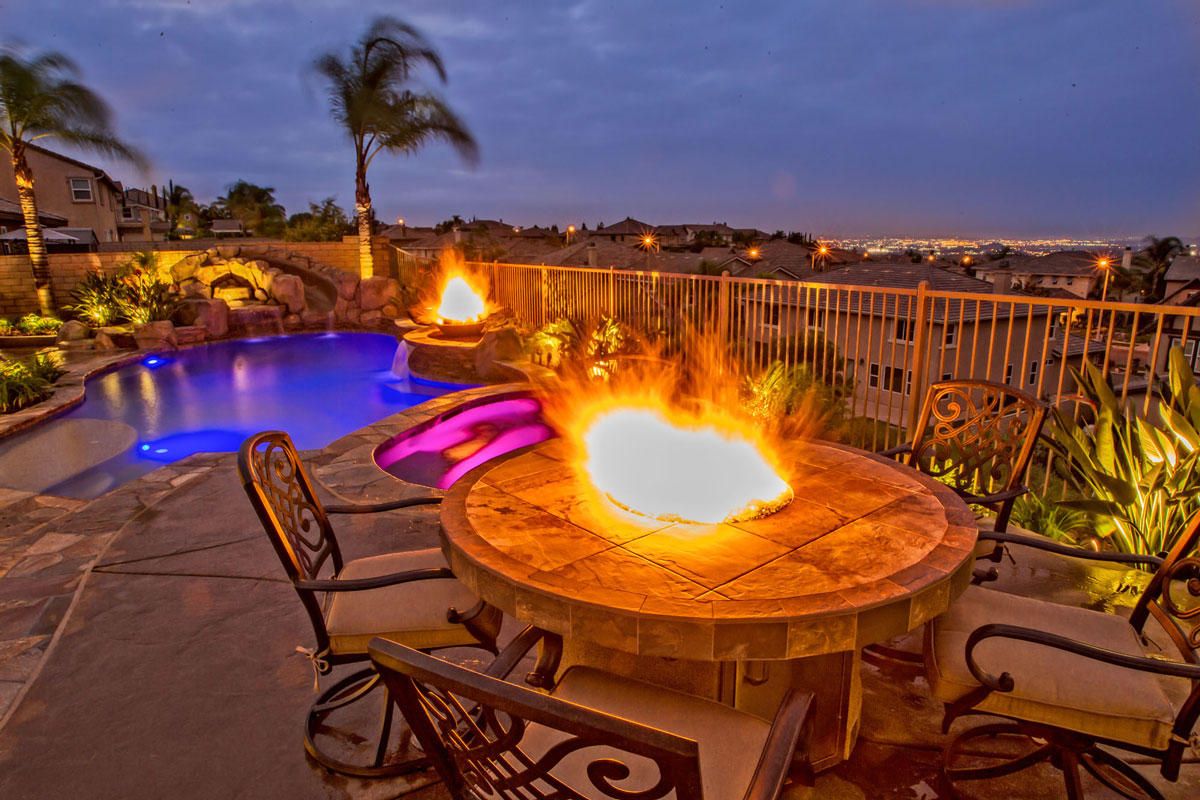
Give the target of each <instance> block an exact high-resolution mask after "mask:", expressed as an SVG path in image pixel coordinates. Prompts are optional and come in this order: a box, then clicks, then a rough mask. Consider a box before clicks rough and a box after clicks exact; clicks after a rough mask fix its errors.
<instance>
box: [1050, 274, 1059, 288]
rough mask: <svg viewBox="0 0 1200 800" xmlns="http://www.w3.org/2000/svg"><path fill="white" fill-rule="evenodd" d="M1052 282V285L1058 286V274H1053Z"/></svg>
mask: <svg viewBox="0 0 1200 800" xmlns="http://www.w3.org/2000/svg"><path fill="white" fill-rule="evenodd" d="M1050 284H1051V285H1052V286H1057V285H1058V276H1057V275H1054V276H1052V277H1051V278H1050Z"/></svg>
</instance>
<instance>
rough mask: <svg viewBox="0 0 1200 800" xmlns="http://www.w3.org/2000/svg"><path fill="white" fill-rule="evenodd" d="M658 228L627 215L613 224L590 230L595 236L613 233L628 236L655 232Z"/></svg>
mask: <svg viewBox="0 0 1200 800" xmlns="http://www.w3.org/2000/svg"><path fill="white" fill-rule="evenodd" d="M655 230H656V228H655V227H654V226H653V225H647V224H646V223H645V222H641V221H639V220H636V219H634V218H633V217H626V218H625V219H623V220H621V221H620V222H617V223H615V224H613V225H605V226H604V227H603V228H597V229H596V230H594V231H589V233H591V234H592V235H593V236H611V235H613V234H625V235H627V236H630V235H636V236H640V235H642V234H645V233H653V232H654V231H655Z"/></svg>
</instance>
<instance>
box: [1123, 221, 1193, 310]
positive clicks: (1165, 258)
mask: <svg viewBox="0 0 1200 800" xmlns="http://www.w3.org/2000/svg"><path fill="white" fill-rule="evenodd" d="M1146 241H1147V242H1149V244H1148V245H1147V246H1146V248H1145V249H1144V250H1142V252H1140V253H1138V254H1137V257H1136V258H1134V262H1135V263H1136V264H1137V265H1138V266H1139V267H1141V268H1142V269H1144V270H1145V273H1146V277H1145V280H1144V282H1143V284H1142V286H1143V288H1142V294H1143V295H1145V296H1147V297H1150V298H1152V299H1154V300H1161V299H1162V296H1163V291H1164V290H1165V288H1166V281H1165V280H1164V277H1165V276H1166V274H1167V268H1168V267H1170V266H1171V261H1173V260H1174V258H1175V256H1176V255H1178V254H1179V253H1180V252H1182V251H1183V242H1181V241H1180V240H1179V237H1178V236H1167V237H1164V238H1162V239H1160V238H1158V237H1157V236H1147V237H1146Z"/></svg>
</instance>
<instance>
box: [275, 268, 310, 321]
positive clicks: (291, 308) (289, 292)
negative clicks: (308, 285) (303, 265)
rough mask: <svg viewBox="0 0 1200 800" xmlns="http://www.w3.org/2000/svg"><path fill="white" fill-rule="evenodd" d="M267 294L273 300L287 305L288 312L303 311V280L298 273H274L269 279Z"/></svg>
mask: <svg viewBox="0 0 1200 800" xmlns="http://www.w3.org/2000/svg"><path fill="white" fill-rule="evenodd" d="M269 294H270V296H271V298H272V299H274V300H275V302H277V303H279V304H280V305H281V306H287V310H288V313H290V314H299V313H300V312H302V311H304V308H305V301H304V281H302V280H300V276H299V275H287V274H279V275H276V276H275V278H274V279H273V280H272V281H271V288H270V290H269Z"/></svg>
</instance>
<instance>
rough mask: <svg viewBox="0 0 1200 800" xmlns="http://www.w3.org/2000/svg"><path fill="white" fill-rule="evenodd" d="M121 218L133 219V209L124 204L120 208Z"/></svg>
mask: <svg viewBox="0 0 1200 800" xmlns="http://www.w3.org/2000/svg"><path fill="white" fill-rule="evenodd" d="M121 219H133V209H132V208H130V207H129V206H125V207H124V208H122V209H121Z"/></svg>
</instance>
